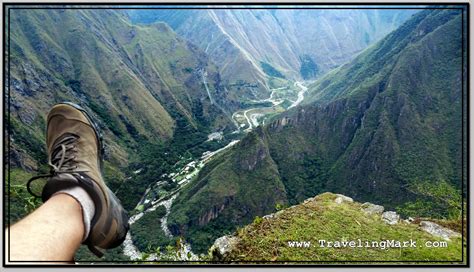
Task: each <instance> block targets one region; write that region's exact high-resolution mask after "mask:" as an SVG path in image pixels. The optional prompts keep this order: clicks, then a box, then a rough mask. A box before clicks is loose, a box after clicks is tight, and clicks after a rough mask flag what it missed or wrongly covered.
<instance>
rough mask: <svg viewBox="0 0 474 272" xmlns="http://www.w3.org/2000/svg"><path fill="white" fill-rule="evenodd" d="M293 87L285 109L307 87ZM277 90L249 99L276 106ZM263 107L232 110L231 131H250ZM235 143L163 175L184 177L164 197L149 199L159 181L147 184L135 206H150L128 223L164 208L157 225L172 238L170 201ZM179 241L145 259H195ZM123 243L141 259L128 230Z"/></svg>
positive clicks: (126, 251)
mask: <svg viewBox="0 0 474 272" xmlns="http://www.w3.org/2000/svg"><path fill="white" fill-rule="evenodd" d="M202 80H203V83H204V86H205V87H206V91H207V93H208V95H209V99H210V100H211V102H213V99H212V97H211V94H210V92H209V89H208V87H207V82H206V74H205V73H203V74H202ZM294 86H295V87H297V88H299V89H300V90H299V91H298V95H297V98H296V100H295V101H293V103H292V104H291V105H290V106H289V107H288V109H290V108H293V107H296V106H297V105H299V104H300V103H301V101H303V99H304V94H305V92H306V91H307V90H308V88H307V87H305V86H304V85H303V83H302V82H298V81H297V82H295V83H294ZM281 89H282V88H276V89H272V92H271V94H270V97H269V98H267V99H262V100H257V101H253V102H257V103H260V102H271V103H272V104H273V105H274V106H277V105H279V104H281V103H282V102H283V99H277V98H275V93H276V92H277V91H279V90H281ZM264 109H272V108H269V107H255V108H250V109H246V110H244V111H238V112H234V114H232V121H233V122H234V124H236V126H237V127H238V129H237V131H235V132H239V131H240V129H241V128H243V127H246V128H245V129H244V132H250V131H251V130H252V129H253V128H255V127H257V126H259V125H260V123H259V118H261V117H263V116H264V115H265V111H263V110H264ZM267 114H268V113H267ZM238 115H240V117H242V115H243V117H244V118H245V121H246V123H247V125H245V124H239V122H238V121H237V120H236V117H237V116H238ZM235 132H234V133H235ZM238 142H239V140H234V141H232V142H230V143H229V144H227V145H226V146H225V147H223V148H220V149H218V150H215V151H207V152H204V153H203V155H202V156H201V158H199V159H197V160H194V161H192V162H189V163H188V164H186V165H185V166H183V167H182V168H181V169H180V170H179V171H178V172H177V173H169V174H167V176H168V177H170V178H171V179H173V180H174V179H175V177H178V176H184V178H183V179H182V180H180V181H179V182H178V187H177V188H176V189H175V190H173V191H171V192H169V193H168V194H166V195H165V196H162V197H158V198H156V197H153V198H152V199H148V198H147V197H148V196H149V192H150V191H151V189H152V188H153V186H159V185H161V184H162V183H163V181H157V182H155V183H152V184H150V185H149V186H148V188H147V189H146V190H145V193H144V195H143V196H142V198H141V200H140V201H139V202H138V204H137V207H138V206H139V205H143V204H147V203H150V202H151V205H150V206H149V207H148V208H146V209H145V210H143V211H142V212H140V213H137V214H135V215H133V216H132V217H131V218H130V219H129V221H128V223H129V224H130V225H133V224H134V223H135V222H137V221H138V220H139V219H140V218H141V217H143V216H144V215H145V214H146V213H148V212H151V211H154V210H156V209H157V208H158V207H159V206H164V207H165V209H166V214H165V215H164V216H163V218H162V219H161V222H160V227H161V229H162V230H163V232H164V233H165V234H166V235H167V236H168V237H173V235H172V234H171V232H170V231H169V229H168V225H167V220H168V215H169V213H170V211H171V206H172V205H173V201H174V200H175V199H176V197H177V196H178V195H179V192H180V191H181V189H182V188H183V187H184V186H185V185H187V184H188V183H189V182H191V181H192V180H193V178H194V177H196V176H197V175H198V174H199V171H200V170H201V169H202V168H203V167H204V165H206V164H207V163H208V162H209V161H210V160H211V159H212V158H213V157H214V156H215V155H217V154H219V153H221V152H223V151H224V150H226V149H228V148H230V147H232V146H233V145H235V144H236V143H238ZM190 167H193V168H194V169H195V170H194V171H192V172H191V173H190V172H189V170H188V169H189V168H190ZM139 171H140V170H137V171H135V172H136V173H139ZM179 243H180V246H179V247H178V248H179V249H178V251H177V252H176V254H174V255H173V256H170V255H166V256H165V255H163V254H157V253H152V254H149V255H148V257H147V258H146V260H147V261H153V260H159V259H162V257H165V258H166V259H170V257H171V258H172V259H173V260H176V261H197V260H199V256H197V255H196V254H194V253H193V252H192V251H191V246H190V245H189V244H186V243H185V242H184V241H182V240H180V242H179ZM123 245H124V249H123V254H124V255H126V256H128V257H129V258H130V260H132V261H133V260H141V259H143V253H142V252H140V250H139V249H138V248H137V247H136V246H135V245H134V244H133V240H132V235H131V233H130V232H129V233H128V234H127V236H126V238H125V241H124V243H123Z"/></svg>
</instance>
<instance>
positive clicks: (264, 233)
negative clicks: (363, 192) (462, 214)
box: [211, 193, 463, 264]
mask: <svg viewBox="0 0 474 272" xmlns="http://www.w3.org/2000/svg"><path fill="white" fill-rule="evenodd" d="M382 212H383V207H382V206H378V205H374V204H371V203H364V204H362V203H357V202H353V201H352V200H351V199H349V198H347V197H345V196H342V195H335V194H332V193H324V194H321V195H318V196H316V197H314V198H309V199H307V200H305V201H304V202H303V203H302V204H299V205H295V206H291V207H289V208H287V209H284V210H281V211H278V212H277V213H274V214H270V215H266V216H264V217H263V218H261V217H257V218H256V219H255V220H254V222H253V223H252V224H250V225H248V226H245V227H243V228H240V229H239V230H238V231H237V232H236V233H234V235H233V236H225V237H222V238H219V239H218V240H217V241H216V243H215V244H214V246H213V248H212V250H211V252H212V254H213V259H214V260H218V261H222V262H226V261H227V262H229V261H231V262H242V261H250V262H251V261H267V262H269V263H271V262H290V263H291V262H297V261H307V262H317V263H318V264H323V263H330V264H334V262H339V263H345V262H350V261H359V262H360V261H364V260H365V261H367V263H373V262H374V261H379V262H383V261H398V262H400V263H405V264H406V263H412V262H413V263H419V261H432V262H442V261H452V262H454V263H462V247H463V242H462V239H461V237H460V236H461V235H460V233H457V232H454V231H452V230H450V229H447V228H445V227H443V226H441V225H438V224H436V223H434V222H430V221H426V219H421V220H420V219H417V220H414V219H412V220H403V219H400V220H398V219H397V218H396V217H393V218H392V217H389V216H388V215H389V214H390V212H386V213H382ZM392 214H393V213H392ZM439 223H440V224H443V223H444V224H445V225H446V223H448V222H445V221H443V222H439ZM439 245H445V246H446V247H444V246H443V247H440V246H439ZM415 246H416V247H415ZM417 261H418V262H417ZM331 262H333V263H331Z"/></svg>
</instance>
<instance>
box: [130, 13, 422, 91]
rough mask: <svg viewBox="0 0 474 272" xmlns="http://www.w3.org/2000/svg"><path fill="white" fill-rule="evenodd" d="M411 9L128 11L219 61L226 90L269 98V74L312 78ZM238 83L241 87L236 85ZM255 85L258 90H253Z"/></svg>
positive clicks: (395, 23) (136, 19)
mask: <svg viewBox="0 0 474 272" xmlns="http://www.w3.org/2000/svg"><path fill="white" fill-rule="evenodd" d="M414 12H415V10H364V9H352V10H324V9H307V10H298V9H225V10H223V9H208V10H179V9H174V10H173V9H156V10H146V11H142V10H131V11H129V15H130V17H131V18H132V20H133V21H134V22H142V23H149V22H154V21H165V22H167V23H169V24H170V26H171V27H173V29H175V30H176V31H177V33H179V34H180V35H181V36H182V37H184V38H186V39H188V40H190V41H191V42H193V43H194V44H196V45H197V46H198V47H199V48H201V49H203V50H204V51H205V52H206V53H208V54H209V55H210V57H211V58H212V59H213V60H214V61H215V63H216V64H217V65H218V66H219V71H220V73H221V75H222V78H223V80H224V82H225V83H226V84H227V87H228V88H229V90H232V91H233V92H239V94H241V95H244V97H250V98H254V96H256V97H267V96H268V94H267V93H266V92H264V91H265V90H268V86H267V80H266V79H267V78H268V77H269V76H274V77H286V78H289V79H293V80H298V79H301V78H303V79H314V78H317V77H318V76H320V75H323V74H324V73H326V72H327V71H328V70H330V69H332V68H334V67H337V66H339V65H340V64H342V63H344V62H346V61H348V60H350V59H352V58H353V57H354V56H355V55H356V54H357V53H358V52H360V51H361V50H362V49H364V48H366V47H367V46H368V45H369V44H371V43H373V42H374V41H376V40H378V39H380V38H381V37H383V36H384V35H385V34H387V33H388V32H390V31H391V30H393V29H394V28H395V27H397V26H398V25H399V24H401V23H402V22H404V21H405V20H406V19H407V18H408V17H409V16H411V15H412V14H413V13H414ZM236 87H240V89H237V88H236ZM257 90H258V92H257Z"/></svg>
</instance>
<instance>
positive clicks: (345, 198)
mask: <svg viewBox="0 0 474 272" xmlns="http://www.w3.org/2000/svg"><path fill="white" fill-rule="evenodd" d="M336 196H337V197H336V199H335V200H334V202H336V203H337V204H341V203H342V202H354V200H353V199H352V198H350V197H348V196H345V195H341V194H336Z"/></svg>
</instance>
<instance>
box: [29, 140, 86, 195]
mask: <svg viewBox="0 0 474 272" xmlns="http://www.w3.org/2000/svg"><path fill="white" fill-rule="evenodd" d="M78 139H79V136H77V135H75V134H72V133H67V134H64V136H62V137H61V138H60V139H59V140H58V142H57V143H56V144H55V147H54V148H53V152H52V153H51V156H50V158H49V160H48V165H49V166H50V167H51V170H50V172H49V174H45V175H37V176H35V177H32V178H30V179H29V180H28V182H27V183H26V189H27V190H28V192H29V193H30V194H31V195H32V196H34V197H37V198H39V197H41V196H39V195H37V194H35V193H33V191H32V190H31V184H32V182H33V181H35V180H37V179H40V178H51V177H53V176H55V175H57V174H63V173H81V172H85V171H81V170H77V164H75V163H74V162H75V159H76V153H77V150H76V142H77V140H78Z"/></svg>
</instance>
